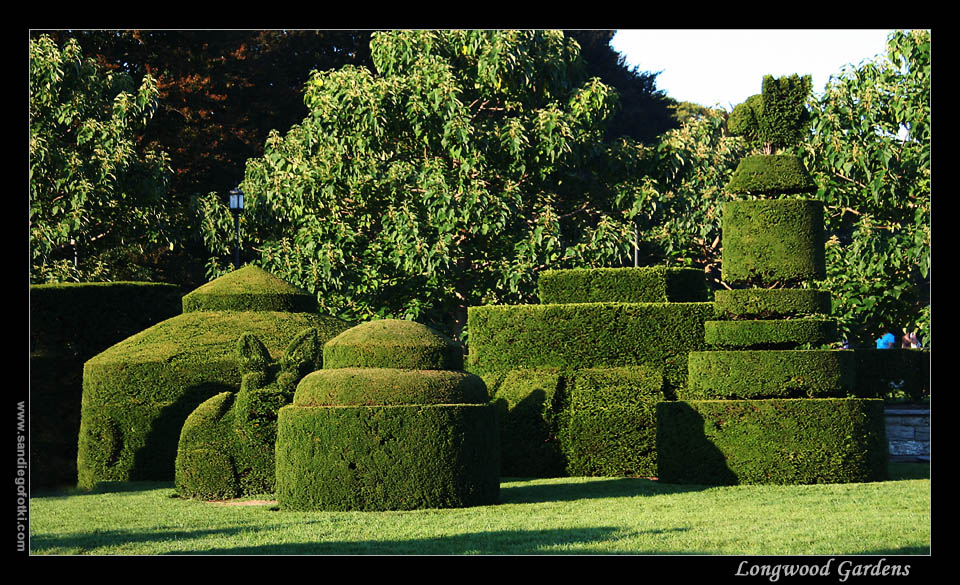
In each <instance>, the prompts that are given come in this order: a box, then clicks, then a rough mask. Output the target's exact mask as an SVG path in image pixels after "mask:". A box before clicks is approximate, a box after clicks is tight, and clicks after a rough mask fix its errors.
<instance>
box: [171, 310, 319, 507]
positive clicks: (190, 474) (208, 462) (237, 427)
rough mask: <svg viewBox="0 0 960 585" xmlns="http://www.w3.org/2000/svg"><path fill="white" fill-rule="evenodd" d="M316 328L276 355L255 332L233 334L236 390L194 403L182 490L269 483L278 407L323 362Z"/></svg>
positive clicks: (186, 428) (214, 496) (200, 493)
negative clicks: (238, 378)
mask: <svg viewBox="0 0 960 585" xmlns="http://www.w3.org/2000/svg"><path fill="white" fill-rule="evenodd" d="M322 359H323V345H322V344H321V342H320V332H319V330H317V329H315V328H309V329H305V330H304V331H302V332H300V333H299V334H298V335H297V337H296V338H294V340H293V341H292V342H291V343H290V345H289V347H288V348H287V350H286V352H285V353H284V354H283V356H282V357H281V358H280V359H279V360H272V359H271V357H270V353H269V352H268V351H267V348H266V346H265V345H264V344H263V342H262V341H260V339H259V338H257V336H255V335H253V334H250V333H245V334H243V335H242V336H241V337H240V339H239V340H238V342H237V362H238V365H239V367H240V371H241V372H242V374H243V378H242V381H241V384H240V391H239V392H222V393H220V394H217V395H216V396H213V397H211V398H209V399H208V400H206V401H205V402H203V403H202V404H200V405H199V406H198V407H197V408H196V410H194V411H193V412H192V413H191V414H190V416H189V417H187V419H186V421H185V422H184V424H183V429H182V430H181V433H180V442H179V445H178V448H177V459H176V469H175V486H176V491H177V494H178V495H180V496H181V497H187V498H198V499H204V500H221V499H229V498H236V497H240V496H245V495H253V494H267V493H272V492H273V491H274V488H275V485H276V471H275V464H274V444H275V442H276V436H277V411H278V410H279V409H280V407H281V406H284V405H285V404H289V403H290V401H291V400H292V399H293V395H294V392H295V391H296V387H297V383H298V382H299V381H300V379H301V378H303V377H304V376H306V375H307V374H309V373H310V372H312V371H314V370H318V369H320V367H321V362H322Z"/></svg>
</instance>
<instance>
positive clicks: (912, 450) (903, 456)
mask: <svg viewBox="0 0 960 585" xmlns="http://www.w3.org/2000/svg"><path fill="white" fill-rule="evenodd" d="M885 415H886V419H887V441H888V443H889V444H890V458H891V459H892V460H894V461H929V460H930V409H929V408H926V409H920V408H898V407H889V408H887V409H886V411H885Z"/></svg>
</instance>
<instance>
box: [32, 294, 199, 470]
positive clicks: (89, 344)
mask: <svg viewBox="0 0 960 585" xmlns="http://www.w3.org/2000/svg"><path fill="white" fill-rule="evenodd" d="M179 313H180V290H179V289H178V288H177V287H176V286H174V285H172V284H160V283H150V282H91V283H59V284H36V285H31V286H30V374H29V375H30V483H31V485H32V486H33V487H52V486H65V485H71V486H72V485H74V484H75V483H76V480H77V436H78V434H79V432H80V402H81V396H82V394H83V364H84V362H86V361H87V360H88V359H90V358H91V357H93V356H95V355H96V354H98V353H100V352H101V351H103V350H105V349H107V348H108V347H110V346H111V345H113V344H115V343H117V342H119V341H121V340H123V339H124V338H126V337H128V336H130V335H132V334H134V333H136V332H138V331H141V330H143V329H145V328H146V327H149V326H151V325H154V324H156V323H158V322H160V321H163V320H164V319H168V318H170V317H173V316H175V315H177V314H179Z"/></svg>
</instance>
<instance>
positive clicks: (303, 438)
mask: <svg viewBox="0 0 960 585" xmlns="http://www.w3.org/2000/svg"><path fill="white" fill-rule="evenodd" d="M323 353H324V358H323V359H324V369H322V370H318V371H315V372H313V373H312V374H309V375H308V376H307V377H306V378H304V379H303V381H301V382H300V384H299V385H298V387H297V391H296V394H295V396H294V399H293V403H292V404H289V405H287V406H284V407H283V408H281V409H280V411H279V418H278V429H277V442H276V477H277V489H276V496H277V500H278V502H279V503H280V506H281V507H282V508H284V509H290V510H409V509H417V508H446V507H462V506H473V505H483V504H492V503H496V501H497V500H498V498H499V493H500V491H499V490H500V459H499V457H500V448H499V442H498V440H499V435H498V433H497V423H496V410H495V409H494V407H493V406H492V405H491V404H490V403H489V396H488V394H487V389H486V386H485V385H484V383H483V381H482V380H481V379H480V378H479V377H477V376H475V375H473V374H469V373H467V372H464V371H463V370H462V367H463V353H462V349H460V347H459V345H458V344H456V343H454V342H453V341H452V340H450V339H448V338H445V337H443V336H441V335H440V334H438V333H436V332H435V331H433V330H431V329H429V328H427V327H426V326H424V325H420V324H418V323H413V322H409V321H398V320H394V319H384V320H378V321H371V322H368V323H363V324H361V325H358V326H356V327H354V328H352V329H350V330H347V331H345V332H343V333H342V334H340V335H338V336H337V337H335V338H333V339H331V340H330V341H329V342H328V343H327V344H326V345H325V346H324V350H323Z"/></svg>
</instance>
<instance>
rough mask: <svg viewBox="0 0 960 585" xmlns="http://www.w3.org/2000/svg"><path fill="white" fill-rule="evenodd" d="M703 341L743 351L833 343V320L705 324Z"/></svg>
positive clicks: (834, 323) (782, 320)
mask: <svg viewBox="0 0 960 585" xmlns="http://www.w3.org/2000/svg"><path fill="white" fill-rule="evenodd" d="M703 334H704V340H705V341H706V342H707V343H708V344H710V345H716V346H718V347H726V348H742V349H794V348H796V347H798V346H800V345H803V344H808V343H811V344H814V345H822V344H825V343H830V342H831V341H835V340H836V337H837V322H836V320H834V319H778V320H751V321H707V322H706V323H704V328H703Z"/></svg>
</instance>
